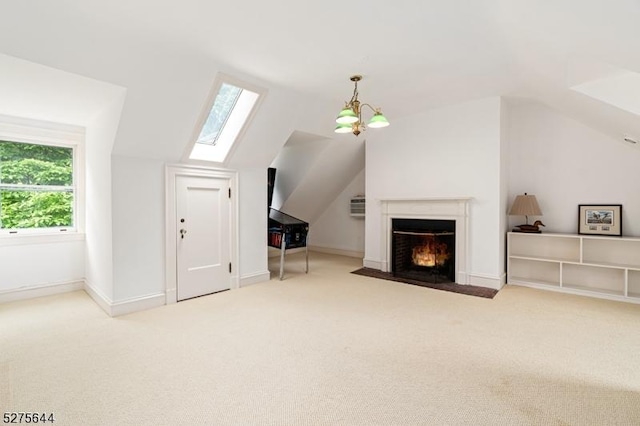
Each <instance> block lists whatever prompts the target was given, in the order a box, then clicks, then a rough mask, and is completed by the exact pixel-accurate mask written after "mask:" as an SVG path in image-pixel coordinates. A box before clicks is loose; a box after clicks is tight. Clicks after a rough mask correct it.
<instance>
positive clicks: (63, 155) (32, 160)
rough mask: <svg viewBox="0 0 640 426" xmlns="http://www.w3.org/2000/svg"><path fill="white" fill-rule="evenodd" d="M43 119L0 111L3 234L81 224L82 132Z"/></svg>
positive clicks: (73, 228) (66, 228) (62, 229)
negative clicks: (11, 118) (13, 116)
mask: <svg viewBox="0 0 640 426" xmlns="http://www.w3.org/2000/svg"><path fill="white" fill-rule="evenodd" d="M15 120H18V119H15ZM25 123H27V125H24V124H25ZM39 124H43V123H40V122H35V121H33V120H21V121H14V122H13V123H12V122H8V121H7V120H6V117H3V116H0V236H1V235H11V234H19V235H22V234H27V235H28V234H38V233H52V232H56V233H59V232H65V231H72V232H73V231H78V230H79V229H80V228H82V226H81V225H82V219H83V215H82V214H80V209H79V208H78V206H80V205H81V203H80V201H82V194H81V193H80V192H79V190H78V188H79V187H80V185H79V183H80V182H79V180H80V179H79V177H80V176H81V175H80V173H79V172H78V170H79V169H81V168H80V167H79V162H78V161H77V159H78V158H81V157H80V156H79V147H80V145H78V143H79V142H80V141H81V140H82V139H83V131H80V130H77V129H78V128H73V130H71V131H69V130H67V129H66V128H65V129H64V130H61V129H63V128H64V126H62V125H54V124H50V123H47V124H43V126H45V127H42V126H39ZM67 127H68V128H71V126H67Z"/></svg>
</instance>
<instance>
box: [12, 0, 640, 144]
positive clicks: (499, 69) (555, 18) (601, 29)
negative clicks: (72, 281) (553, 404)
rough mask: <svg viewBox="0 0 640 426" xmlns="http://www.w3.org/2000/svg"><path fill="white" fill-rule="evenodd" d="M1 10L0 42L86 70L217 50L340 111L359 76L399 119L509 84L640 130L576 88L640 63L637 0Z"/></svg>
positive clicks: (110, 71) (19, 5)
mask: <svg viewBox="0 0 640 426" xmlns="http://www.w3.org/2000/svg"><path fill="white" fill-rule="evenodd" d="M0 14H1V15H2V16H3V18H4V19H3V25H2V27H1V28H0V51H1V52H3V53H6V54H9V55H13V56H17V57H20V58H23V59H27V60H30V61H34V62H37V63H41V64H45V65H48V66H52V67H56V68H61V69H64V70H67V71H71V72H74V73H78V74H81V75H85V72H83V71H87V70H89V69H93V67H94V66H95V65H96V64H99V65H101V66H103V68H104V72H103V75H92V77H94V78H98V79H103V80H105V81H108V82H110V83H115V84H120V83H121V81H120V80H121V76H120V75H118V67H117V66H114V64H117V63H118V61H121V60H123V59H125V58H126V59H127V60H129V61H131V57H130V56H124V55H123V54H122V52H123V51H132V50H134V51H135V50H138V51H140V52H141V53H142V52H144V53H145V54H149V53H152V54H154V55H159V56H164V57H165V58H166V59H167V60H169V59H171V58H175V60H177V61H179V60H180V57H181V56H184V55H190V56H191V55H193V56H196V57H201V58H202V61H203V62H206V61H209V60H215V61H218V62H220V63H223V64H227V65H228V66H229V67H230V68H232V69H236V70H239V71H241V72H243V73H245V74H247V75H251V76H255V77H256V78H259V79H261V80H264V81H267V82H270V83H272V84H275V85H278V86H282V87H287V88H290V89H292V90H295V91H296V92H299V93H304V94H308V95H310V96H313V97H317V98H325V99H327V100H329V101H332V102H335V104H336V105H337V107H336V108H338V107H339V106H340V103H341V102H342V101H344V100H346V99H347V98H348V97H349V96H350V94H351V90H352V85H351V83H350V82H349V80H348V77H349V76H350V75H352V74H355V73H360V74H363V75H364V76H365V79H364V80H363V81H362V83H361V85H360V91H361V97H362V98H363V99H364V100H365V101H367V102H370V103H373V104H376V105H379V106H382V107H384V112H385V113H386V114H387V115H388V116H389V118H390V119H393V118H394V117H400V116H403V115H407V114H411V113H412V112H414V111H415V110H416V109H424V108H429V107H435V106H440V105H443V104H451V103H455V102H458V101H462V100H466V99H470V98H478V97H483V96H494V95H503V96H511V97H533V98H536V99H538V100H540V101H542V102H545V103H547V104H551V105H552V106H554V107H556V108H558V109H561V110H565V111H566V112H568V113H569V114H572V115H575V116H579V117H584V119H585V120H587V121H591V120H592V117H593V116H597V115H603V114H604V115H606V116H607V119H608V120H609V121H611V122H610V123H608V124H607V122H606V120H602V119H597V120H596V122H597V123H596V124H600V125H601V127H604V128H605V129H608V130H611V131H618V130H616V129H618V126H630V127H631V128H630V129H619V131H626V132H631V131H634V130H640V129H639V128H638V127H634V126H633V123H632V121H633V120H635V119H636V116H635V114H634V115H631V116H630V115H628V113H626V112H624V111H616V110H612V109H611V108H610V107H607V106H604V105H600V104H601V103H600V102H596V101H593V100H592V99H590V98H588V97H585V95H584V94H580V93H576V92H573V91H571V90H570V89H569V87H570V86H572V85H575V84H578V83H581V82H584V81H585V79H594V78H600V77H602V76H603V75H602V74H603V73H605V72H607V71H602V70H604V69H605V68H603V67H602V64H607V65H609V66H613V67H614V68H622V69H626V70H630V71H634V72H640V54H639V53H638V52H640V27H639V26H638V25H637V23H638V22H640V3H638V2H637V1H636V0H612V1H607V2H602V1H599V0H586V1H585V0H556V1H553V2H534V1H530V0H479V1H473V2H470V1H463V0H452V1H447V2H442V1H422V2H415V1H398V2H393V3H389V2H386V1H381V0H373V1H372V0H368V1H363V0H352V1H350V2H343V1H338V0H326V1H323V2H315V3H314V2H300V1H296V0H281V1H278V2H260V1H255V0H254V1H251V0H235V1H229V2H220V1H216V2H213V1H204V0H183V1H180V2H169V1H160V2H158V1H156V0H154V1H152V0H137V1H123V0H116V1H111V2H100V1H95V0H88V1H87V0H65V1H61V2H59V1H49V0H30V1H22V2H3V3H2V5H0ZM141 57H142V56H141ZM92 74H96V73H95V71H93V72H92ZM98 74H99V73H98ZM618 113H619V114H618ZM638 133H640V131H639V132H638Z"/></svg>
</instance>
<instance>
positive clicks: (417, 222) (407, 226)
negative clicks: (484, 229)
mask: <svg viewBox="0 0 640 426" xmlns="http://www.w3.org/2000/svg"><path fill="white" fill-rule="evenodd" d="M391 232H392V248H391V249H392V272H393V275H394V276H397V277H403V278H408V279H413V280H418V281H424V282H435V283H444V282H455V221H454V220H427V219H392V231H391Z"/></svg>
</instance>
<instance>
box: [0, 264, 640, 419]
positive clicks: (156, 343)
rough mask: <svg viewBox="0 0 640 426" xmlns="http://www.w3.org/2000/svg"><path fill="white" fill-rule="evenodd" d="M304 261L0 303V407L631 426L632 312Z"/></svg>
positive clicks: (639, 315)
mask: <svg viewBox="0 0 640 426" xmlns="http://www.w3.org/2000/svg"><path fill="white" fill-rule="evenodd" d="M310 258H311V261H310V273H309V274H308V275H305V274H304V273H303V272H302V270H303V267H302V257H301V256H300V255H297V254H293V255H288V257H287V265H286V270H285V279H284V280H283V281H278V280H277V279H272V280H271V281H270V282H268V283H262V284H257V285H253V286H250V287H246V288H242V289H240V290H233V291H227V292H223V293H219V294H216V295H211V296H207V297H202V298H198V299H193V300H189V301H185V302H181V303H178V304H174V305H170V306H164V307H161V308H157V309H153V310H149V311H145V312H138V313H134V314H131V315H126V316H123V317H119V318H109V317H107V316H106V315H105V314H104V313H103V312H102V311H101V310H100V308H99V307H98V306H97V305H96V304H95V303H94V302H93V301H92V300H91V299H90V298H89V297H88V296H87V295H86V294H85V293H84V292H74V293H68V294H63V295H57V296H51V297H44V298H39V299H33V300H29V301H20V302H13V303H9V304H5V305H0V412H7V411H9V412H11V411H28V412H40V413H42V412H46V413H51V412H53V413H55V416H56V419H57V421H56V423H55V425H205V424H206V425H464V424H466V425H638V424H640V306H639V305H633V304H626V303H618V302H610V301H605V300H599V299H591V298H585V297H577V296H572V295H565V294H557V293H552V292H545V291H538V290H532V289H528V288H523V287H514V286H507V287H506V288H504V289H503V290H501V291H500V292H499V293H498V295H497V296H496V297H495V298H494V299H483V298H479V297H472V296H465V295H461V294H455V293H449V292H444V291H439V290H433V289H429V288H423V287H417V286H413V285H406V284H401V283H396V282H391V281H384V280H380V279H375V278H369V277H363V276H358V275H354V274H351V273H350V272H351V271H353V270H355V269H357V268H359V267H360V266H361V263H360V261H358V260H357V259H351V258H345V257H339V256H331V255H325V254H318V253H312V254H311V257H310ZM270 262H273V264H272V265H271V270H272V271H277V263H276V262H277V258H276V259H271V260H270ZM272 275H275V274H272Z"/></svg>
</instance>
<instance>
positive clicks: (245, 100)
mask: <svg viewBox="0 0 640 426" xmlns="http://www.w3.org/2000/svg"><path fill="white" fill-rule="evenodd" d="M262 92H264V91H263V90H262V89H259V88H254V87H249V85H247V84H245V83H242V82H239V81H235V80H233V79H231V78H230V77H226V76H225V77H220V78H219V79H218V80H217V81H216V83H215V84H214V90H213V93H215V97H210V101H209V103H208V104H207V108H206V113H207V114H206V115H205V116H204V117H202V119H201V120H200V122H199V126H198V136H197V138H195V141H194V143H193V145H192V147H191V152H190V154H189V159H191V160H204V161H214V162H224V161H225V159H226V158H227V156H228V154H229V152H230V151H231V148H232V147H233V145H234V143H235V142H236V141H237V140H238V139H239V138H240V136H241V135H242V132H243V131H244V130H245V128H246V125H247V123H248V122H249V121H250V119H251V117H252V115H253V114H254V112H255V109H256V106H257V104H258V101H259V100H260V98H261V96H262ZM211 98H213V99H211Z"/></svg>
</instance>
